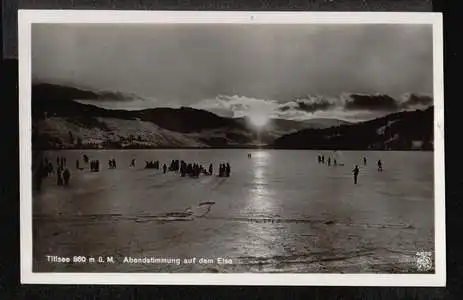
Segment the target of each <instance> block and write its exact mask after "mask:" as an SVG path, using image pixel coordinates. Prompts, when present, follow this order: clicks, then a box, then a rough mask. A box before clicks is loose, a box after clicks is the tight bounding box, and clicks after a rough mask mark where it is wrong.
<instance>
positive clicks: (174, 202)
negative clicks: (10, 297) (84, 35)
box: [33, 150, 434, 273]
mask: <svg viewBox="0 0 463 300" xmlns="http://www.w3.org/2000/svg"><path fill="white" fill-rule="evenodd" d="M84 153H85V154H87V155H88V156H89V158H90V160H92V159H99V160H100V172H98V173H94V172H90V170H89V166H88V165H84V163H83V160H82V155H83V154H84ZM248 153H251V154H252V157H251V158H248V156H247V154H248ZM320 153H324V154H325V157H326V158H327V157H328V156H330V155H333V152H331V151H324V152H321V151H308V150H307V151H306V150H300V151H289V150H288V151H286V150H127V151H126V150H122V151H121V150H114V151H113V150H85V151H74V150H72V151H50V152H47V153H46V157H48V158H49V159H50V160H51V162H52V163H53V164H54V165H55V166H56V157H57V156H58V155H59V156H64V157H66V158H67V165H68V166H69V168H70V171H71V173H72V175H71V183H70V186H69V187H62V186H57V184H56V175H55V174H51V175H50V177H48V178H46V179H45V180H44V182H43V185H42V191H41V192H40V193H37V194H35V195H34V198H33V214H34V216H33V226H34V233H33V234H34V271H35V272H49V271H54V272H96V271H99V272H114V271H117V272H132V271H137V272H324V273H339V272H343V273H358V272H361V273H371V272H381V273H383V272H388V273H389V272H393V273H397V272H398V273H401V272H417V269H416V263H415V258H416V256H415V255H416V252H417V251H431V252H433V251H434V188H433V185H434V179H433V176H434V175H433V153H432V152H393V151H388V152H382V151H376V152H369V151H342V152H341V153H340V154H339V155H338V160H341V162H342V163H344V166H337V167H333V166H331V167H328V166H327V165H326V164H325V165H324V164H319V163H318V162H317V155H318V154H320ZM364 156H365V157H367V165H366V166H364V165H363V161H362V158H363V157H364ZM110 158H115V159H116V161H117V169H108V167H107V165H108V163H107V162H108V160H109V159H110ZM132 158H135V159H136V163H137V164H136V167H135V168H129V164H130V161H131V160H132ZM76 159H80V165H81V166H83V167H85V170H83V171H79V170H77V169H76V168H75V160H76ZM172 159H179V160H185V161H187V162H199V163H202V164H204V165H206V166H208V165H209V163H213V164H214V172H216V170H217V169H218V164H219V163H221V162H229V163H230V165H231V176H230V177H228V178H221V177H218V176H216V175H214V176H204V175H202V176H200V177H199V178H197V179H195V178H190V177H180V175H179V174H178V173H174V172H169V173H167V174H162V171H161V170H152V169H144V166H145V161H146V160H159V161H160V163H161V166H162V164H163V163H166V164H168V163H169V162H170V161H171V160H172ZM378 159H381V161H382V162H383V168H384V171H383V172H378V171H377V167H376V161H377V160H378ZM356 164H358V165H359V167H360V174H359V177H358V184H357V185H354V184H353V176H352V169H353V167H354V166H355V165H356ZM204 202H209V203H204ZM172 213H179V214H176V215H175V214H172ZM46 255H57V256H65V257H73V256H78V255H85V256H95V257H96V256H104V257H107V256H113V257H114V258H115V259H116V263H115V264H57V263H50V262H47V259H46ZM124 256H130V257H134V258H141V257H145V256H146V257H152V256H153V257H156V258H181V259H182V260H183V259H184V258H192V257H196V258H198V259H199V258H212V259H216V258H219V257H220V258H229V259H231V260H232V262H233V263H232V264H227V265H223V264H217V263H213V264H197V263H196V264H183V263H181V264H180V265H177V264H166V263H164V264H123V263H122V259H123V257H124Z"/></svg>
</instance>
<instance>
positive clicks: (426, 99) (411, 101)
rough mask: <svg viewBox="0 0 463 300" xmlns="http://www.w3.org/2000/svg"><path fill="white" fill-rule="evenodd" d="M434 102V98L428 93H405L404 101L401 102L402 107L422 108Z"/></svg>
mask: <svg viewBox="0 0 463 300" xmlns="http://www.w3.org/2000/svg"><path fill="white" fill-rule="evenodd" d="M433 103H434V99H433V97H431V96H428V95H419V94H405V95H404V96H402V102H401V103H400V108H403V109H408V108H420V107H427V106H430V105H432V104H433Z"/></svg>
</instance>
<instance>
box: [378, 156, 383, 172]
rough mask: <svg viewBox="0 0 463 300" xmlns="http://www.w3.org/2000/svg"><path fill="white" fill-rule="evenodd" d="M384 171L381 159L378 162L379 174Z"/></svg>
mask: <svg viewBox="0 0 463 300" xmlns="http://www.w3.org/2000/svg"><path fill="white" fill-rule="evenodd" d="M382 171H383V163H382V162H381V159H380V160H378V172H382Z"/></svg>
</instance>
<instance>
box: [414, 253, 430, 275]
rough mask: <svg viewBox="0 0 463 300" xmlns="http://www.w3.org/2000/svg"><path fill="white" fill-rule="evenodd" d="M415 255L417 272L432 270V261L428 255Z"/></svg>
mask: <svg viewBox="0 0 463 300" xmlns="http://www.w3.org/2000/svg"><path fill="white" fill-rule="evenodd" d="M416 255H417V256H418V257H417V259H416V265H417V267H418V271H421V272H426V271H429V270H431V269H432V259H431V254H430V253H426V252H418V253H417V254H416Z"/></svg>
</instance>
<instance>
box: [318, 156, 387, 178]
mask: <svg viewBox="0 0 463 300" xmlns="http://www.w3.org/2000/svg"><path fill="white" fill-rule="evenodd" d="M317 160H318V163H319V164H324V163H325V155H324V154H321V155H318V157H317ZM362 161H363V166H366V165H367V158H366V157H363V158H362ZM326 162H327V164H328V166H331V162H333V166H337V165H341V166H343V165H344V164H343V163H339V162H338V161H337V160H336V158H333V160H331V157H328V158H327V159H326ZM377 165H378V172H382V171H383V163H382V162H381V160H380V159H379V160H378V162H377ZM352 173H353V175H354V184H357V181H358V175H359V173H360V168H359V166H358V165H355V167H354V169H353V170H352Z"/></svg>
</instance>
